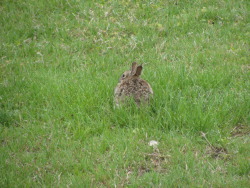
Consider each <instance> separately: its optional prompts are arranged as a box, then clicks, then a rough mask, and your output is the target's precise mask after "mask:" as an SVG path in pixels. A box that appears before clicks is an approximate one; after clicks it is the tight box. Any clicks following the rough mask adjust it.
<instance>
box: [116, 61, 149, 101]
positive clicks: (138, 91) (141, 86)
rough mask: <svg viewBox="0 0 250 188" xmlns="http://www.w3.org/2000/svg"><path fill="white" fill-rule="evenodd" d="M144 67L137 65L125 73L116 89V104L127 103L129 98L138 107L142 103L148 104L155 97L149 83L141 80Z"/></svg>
mask: <svg viewBox="0 0 250 188" xmlns="http://www.w3.org/2000/svg"><path fill="white" fill-rule="evenodd" d="M141 71H142V66H141V65H139V66H137V63H133V64H132V68H131V70H130V71H125V72H124V73H123V75H122V76H121V78H120V80H119V83H118V85H117V86H116V88H115V103H116V105H119V104H121V103H124V102H125V101H126V98H127V97H132V98H133V99H134V100H135V102H136V104H137V105H140V104H141V103H142V102H146V103H148V102H149V100H150V97H151V96H152V95H153V90H152V88H151V86H150V85H149V83H147V82H146V81H145V80H143V79H141V78H139V76H140V75H141Z"/></svg>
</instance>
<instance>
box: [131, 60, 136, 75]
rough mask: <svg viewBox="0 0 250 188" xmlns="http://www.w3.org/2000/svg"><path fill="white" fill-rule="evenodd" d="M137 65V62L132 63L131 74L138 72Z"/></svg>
mask: <svg viewBox="0 0 250 188" xmlns="http://www.w3.org/2000/svg"><path fill="white" fill-rule="evenodd" d="M136 67H137V63H136V62H134V63H132V67H131V75H134V74H135V73H136Z"/></svg>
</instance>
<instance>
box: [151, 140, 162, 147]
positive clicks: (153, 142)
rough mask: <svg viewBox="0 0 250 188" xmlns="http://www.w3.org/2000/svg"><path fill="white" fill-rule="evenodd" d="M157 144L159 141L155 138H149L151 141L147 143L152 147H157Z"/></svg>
mask: <svg viewBox="0 0 250 188" xmlns="http://www.w3.org/2000/svg"><path fill="white" fill-rule="evenodd" d="M158 144H159V142H157V141H155V140H151V141H150V142H149V143H148V145H149V146H153V147H157V146H158Z"/></svg>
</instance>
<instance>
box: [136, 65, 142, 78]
mask: <svg viewBox="0 0 250 188" xmlns="http://www.w3.org/2000/svg"><path fill="white" fill-rule="evenodd" d="M141 71H142V65H139V66H138V67H137V68H136V72H135V76H140V75H141Z"/></svg>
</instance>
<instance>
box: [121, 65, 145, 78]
mask: <svg viewBox="0 0 250 188" xmlns="http://www.w3.org/2000/svg"><path fill="white" fill-rule="evenodd" d="M141 72H142V65H139V66H138V65H137V63H136V62H134V63H132V67H131V70H129V71H125V72H124V73H123V74H122V75H121V77H120V79H119V82H120V83H121V82H122V81H124V80H126V79H128V78H132V77H135V78H136V77H139V76H140V75H141Z"/></svg>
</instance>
